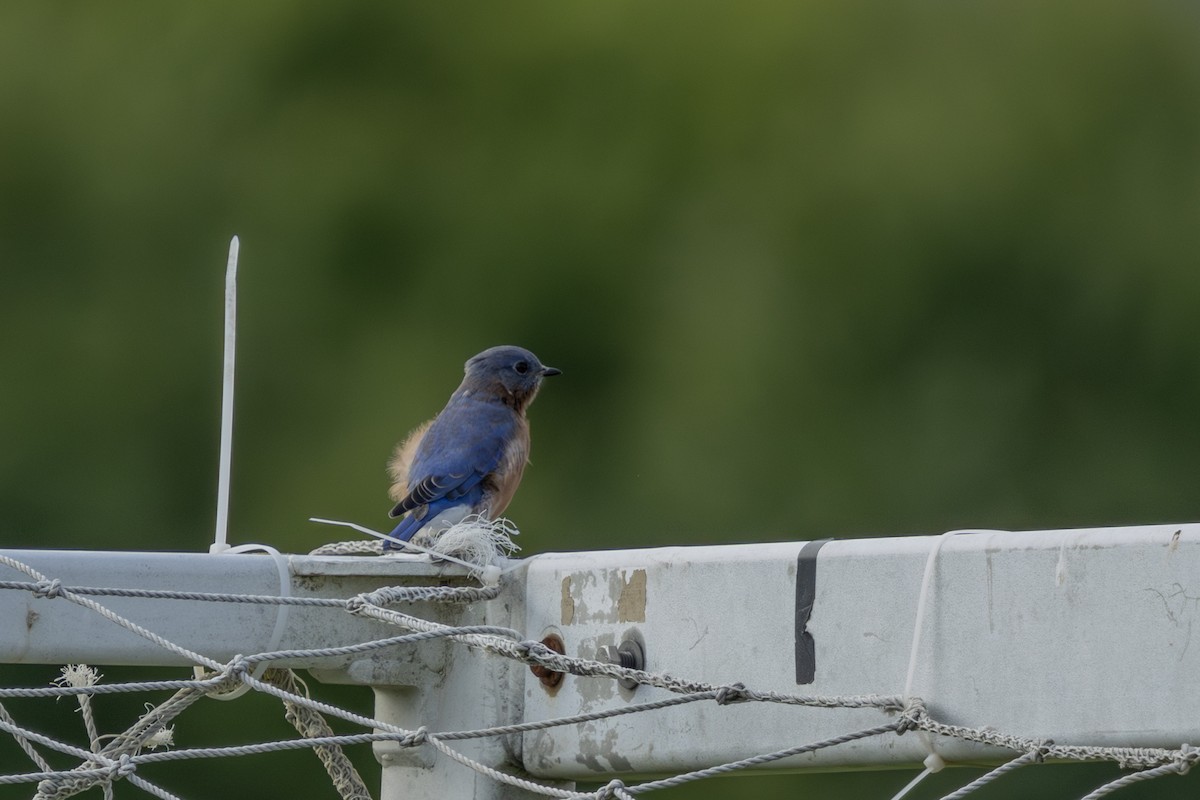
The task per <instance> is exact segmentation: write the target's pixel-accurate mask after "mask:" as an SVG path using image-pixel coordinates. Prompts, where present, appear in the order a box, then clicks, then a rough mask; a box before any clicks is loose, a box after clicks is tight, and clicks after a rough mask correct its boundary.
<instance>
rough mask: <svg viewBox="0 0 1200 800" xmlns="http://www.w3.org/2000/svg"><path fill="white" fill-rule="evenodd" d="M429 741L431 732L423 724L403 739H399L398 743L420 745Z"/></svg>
mask: <svg viewBox="0 0 1200 800" xmlns="http://www.w3.org/2000/svg"><path fill="white" fill-rule="evenodd" d="M427 741H429V732H428V731H427V730H426V729H425V726H424V725H422V726H421V727H419V728H417V729H416V730H415V731H413V732H412V733H410V734H408V735H407V736H405V737H404V738H403V739H399V740H397V742H396V743H397V744H399V745H400V746H401V747H420V746H421V745H423V744H425V742H427Z"/></svg>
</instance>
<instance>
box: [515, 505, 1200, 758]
mask: <svg viewBox="0 0 1200 800" xmlns="http://www.w3.org/2000/svg"><path fill="white" fill-rule="evenodd" d="M937 541H938V537H907V538H891V539H858V540H845V541H831V542H829V543H827V544H825V545H824V546H822V547H820V549H819V551H818V555H817V556H816V561H815V583H814V584H813V585H812V586H809V587H807V589H806V588H805V586H804V585H803V584H804V577H805V576H804V573H805V572H806V571H807V569H806V567H805V566H803V565H802V566H801V573H802V574H801V585H800V586H798V585H797V584H798V581H797V577H796V575H797V567H798V563H799V561H798V559H799V557H800V554H801V551H802V550H803V548H804V547H805V544H804V543H786V544H763V545H739V546H728V547H688V548H682V547H680V548H665V549H655V550H626V551H611V552H598V553H562V554H547V555H542V556H539V557H537V558H535V559H531V561H530V564H529V569H528V573H527V587H526V617H525V630H526V631H527V633H528V634H529V636H530V638H534V639H538V638H541V637H542V636H545V635H548V634H551V633H557V634H559V635H560V636H561V637H562V638H563V640H564V641H565V643H566V651H567V654H568V655H575V656H581V657H585V658H594V657H596V654H597V653H598V651H599V650H600V648H601V647H603V646H604V645H609V644H615V643H618V642H620V641H621V640H622V638H623V637H627V636H630V635H633V636H637V637H639V638H640V639H641V640H643V641H644V643H645V650H646V656H647V664H646V669H647V670H648V671H651V672H658V671H661V672H666V673H670V674H673V675H677V676H680V677H684V678H688V679H692V680H697V681H703V682H707V683H717V684H724V683H734V682H742V683H744V684H746V685H747V686H748V687H750V688H753V689H757V690H761V691H777V692H786V693H791V694H823V695H848V694H863V693H879V694H892V695H895V694H902V693H903V691H904V687H905V684H906V678H907V673H908V665H909V660H910V652H911V647H912V643H913V626H914V621H915V618H916V611H917V604H918V598H919V594H920V589H921V584H922V576H923V574H924V572H925V568H926V564H927V561H928V555H929V553H930V550H931V548H933V547H934V546H935V545H936V544H937ZM811 552H812V547H810V550H809V554H810V555H811ZM933 578H934V580H933V581H932V584H931V586H930V593H929V595H928V597H927V607H926V612H925V613H926V616H925V625H924V630H923V634H922V637H921V644H920V648H919V652H918V654H917V659H916V662H915V670H914V674H913V684H912V692H913V694H915V695H918V696H921V697H923V698H925V699H926V700H927V702H928V707H929V710H930V712H931V714H933V715H935V716H936V717H937V718H939V719H941V720H943V721H946V722H950V723H954V724H961V725H968V726H972V727H979V726H992V727H994V728H996V729H998V730H1000V731H1004V732H1008V733H1012V734H1017V735H1021V736H1027V737H1031V738H1049V739H1053V740H1054V741H1055V742H1057V743H1059V744H1068V743H1079V744H1094V745H1113V746H1161V747H1178V746H1179V745H1180V744H1181V743H1184V742H1196V741H1198V740H1200V695H1198V694H1197V692H1196V690H1195V680H1196V676H1197V675H1200V626H1196V625H1195V623H1196V622H1197V620H1198V617H1200V613H1198V612H1200V527H1198V526H1197V525H1192V524H1189V525H1157V526H1141V527H1130V528H1110V529H1091V530H1067V531H1038V532H1025V533H1001V532H981V533H974V534H964V535H959V536H954V537H953V538H951V539H949V540H947V541H945V543H944V545H943V547H942V549H941V552H940V554H939V556H938V558H937V560H936V562H935V570H934V572H933ZM798 589H800V594H801V600H802V601H803V599H804V597H803V596H804V595H805V593H810V596H811V598H812V609H811V616H810V617H809V618H808V620H807V622H806V623H803V620H801V622H802V623H803V624H802V627H803V629H804V630H803V631H802V632H801V638H802V639H803V638H804V635H803V634H804V633H807V634H808V635H810V636H811V637H812V639H811V646H812V652H813V656H814V660H815V664H813V665H812V666H813V670H812V674H811V682H807V683H801V682H799V681H802V680H806V679H807V677H806V676H804V675H802V674H801V675H799V676H798V663H797V660H798V655H797V622H798V614H797V591H798ZM802 604H803V602H802ZM800 616H801V617H802V616H803V613H801V615H800ZM1194 627H1195V628H1197V629H1196V630H1193V628H1194ZM1193 634H1194V635H1195V638H1196V641H1193ZM801 649H802V648H801ZM801 660H803V658H801ZM800 666H803V665H800ZM800 672H801V673H803V672H804V670H803V669H801V670H800ZM525 695H526V701H525V709H524V718H525V720H526V721H529V720H545V719H552V718H555V717H561V716H566V715H572V714H579V713H584V712H594V711H599V710H603V709H611V708H617V707H621V706H623V705H625V704H629V703H634V702H644V701H647V700H652V699H655V698H658V697H662V696H666V692H665V691H663V690H659V689H651V688H648V687H644V686H643V687H639V688H638V689H637V690H636V691H633V692H630V691H628V690H625V689H621V688H619V687H618V686H616V685H615V684H614V683H613V682H612V681H611V680H606V679H601V678H579V677H573V676H567V677H566V679H565V681H564V682H563V684H562V686H561V687H559V688H558V690H557V691H556V692H553V693H551V692H549V691H547V690H546V689H545V688H544V687H543V686H541V685H540V683H539V682H538V681H537V680H536V679H534V678H533V677H532V676H530V678H528V679H527V680H526V692H525ZM883 721H885V718H884V716H883V714H882V713H881V712H879V711H875V710H871V709H857V710H842V709H819V708H796V707H784V706H777V705H771V704H764V703H745V704H739V705H733V706H718V705H716V704H715V703H695V704H690V705H686V706H681V707H678V708H672V709H667V710H662V711H656V712H651V713H644V714H635V715H629V716H625V717H619V718H615V719H610V720H605V721H604V722H601V723H591V724H586V725H580V726H573V727H563V728H554V729H551V730H547V731H537V732H532V733H527V734H525V736H524V743H523V757H524V763H525V766H526V768H527V769H528V770H530V771H531V772H533V773H534V774H539V775H544V776H551V777H568V776H569V777H574V778H577V779H584V778H585V777H586V776H588V774H589V773H590V774H591V775H592V779H593V780H602V779H603V777H602V776H604V775H609V774H611V773H614V772H616V773H623V772H624V773H668V772H670V773H674V772H680V771H684V770H689V769H695V768H700V767H705V766H710V765H713V764H717V763H721V762H725V761H729V760H733V759H737V758H741V757H747V756H751V755H756V754H761V753H766V752H771V751H775V750H781V749H785V748H787V747H790V746H794V745H800V744H805V743H808V742H816V741H820V740H823V739H826V738H829V737H832V736H836V735H839V734H844V733H848V732H850V731H854V730H859V729H864V728H869V727H871V726H873V725H878V724H880V723H881V722H883ZM934 746H935V747H936V748H937V750H938V752H939V754H940V755H942V756H943V757H944V758H946V759H947V760H957V761H980V762H996V761H999V760H1002V759H1007V758H1010V757H1012V755H1014V754H1012V753H1009V752H1007V751H1001V750H997V749H994V748H993V749H992V750H990V751H989V750H987V749H985V748H981V747H978V746H974V745H966V744H963V743H961V742H958V741H954V740H938V741H936V742H935V743H934ZM926 755H927V750H926V748H925V746H924V745H923V743H922V741H921V738H920V737H918V736H916V735H913V734H908V735H905V736H899V737H898V736H895V735H890V734H889V735H887V736H883V737H875V738H872V739H865V740H861V741H859V742H855V743H852V744H846V745H841V746H838V747H835V748H830V749H828V750H822V751H819V752H816V753H812V754H808V755H805V756H800V757H795V758H791V759H788V760H786V761H783V762H779V763H777V764H775V765H774V766H776V767H779V768H792V769H796V768H820V769H828V768H837V767H844V766H887V765H903V764H913V763H920V762H921V761H922V760H923V759H924V758H925V756H926Z"/></svg>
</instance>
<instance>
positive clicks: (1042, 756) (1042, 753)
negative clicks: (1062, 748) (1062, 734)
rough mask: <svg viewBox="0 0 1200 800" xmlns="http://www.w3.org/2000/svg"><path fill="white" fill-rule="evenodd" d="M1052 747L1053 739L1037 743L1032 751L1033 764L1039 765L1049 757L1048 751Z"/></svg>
mask: <svg viewBox="0 0 1200 800" xmlns="http://www.w3.org/2000/svg"><path fill="white" fill-rule="evenodd" d="M1053 747H1054V740H1053V739H1043V740H1042V741H1041V742H1039V743H1038V746H1037V748H1036V749H1034V751H1033V761H1034V763H1035V764H1041V763H1042V762H1044V761H1045V760H1046V756H1048V755H1050V750H1051V749H1052V748H1053Z"/></svg>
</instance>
